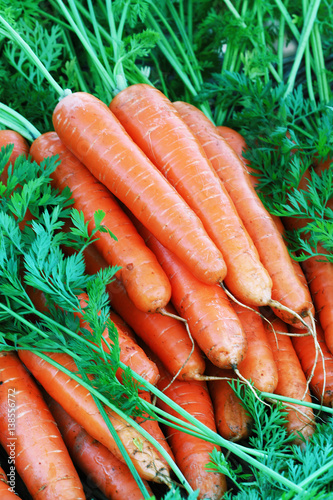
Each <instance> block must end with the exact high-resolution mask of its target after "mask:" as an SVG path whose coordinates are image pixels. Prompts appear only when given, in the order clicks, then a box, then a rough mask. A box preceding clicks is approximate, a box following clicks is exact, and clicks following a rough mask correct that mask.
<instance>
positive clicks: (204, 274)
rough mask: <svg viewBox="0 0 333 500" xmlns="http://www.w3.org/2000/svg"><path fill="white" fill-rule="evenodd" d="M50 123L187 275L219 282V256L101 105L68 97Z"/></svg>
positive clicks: (83, 96) (191, 214)
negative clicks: (181, 264) (175, 257)
mask: <svg viewBox="0 0 333 500" xmlns="http://www.w3.org/2000/svg"><path fill="white" fill-rule="evenodd" d="M53 123H54V128H55V131H56V132H57V134H58V136H59V137H60V140H61V141H62V142H63V144H64V145H65V146H66V147H67V148H68V149H69V150H70V151H71V152H72V153H73V154H74V155H75V156H76V157H77V158H78V159H79V160H80V161H81V162H82V163H83V164H84V165H85V166H86V167H87V168H88V169H89V170H90V171H91V173H92V174H93V175H94V176H95V177H96V178H97V179H98V180H99V181H100V182H102V183H103V184H104V185H105V186H106V187H107V188H108V189H109V190H110V191H111V193H113V194H114V195H115V196H116V197H117V198H118V199H119V200H120V201H121V202H122V203H123V204H124V205H125V206H127V207H128V208H129V210H130V211H131V212H132V213H133V214H134V215H135V217H137V219H139V220H140V221H141V222H142V223H143V224H144V225H145V226H147V227H149V229H150V230H151V232H152V233H153V234H154V235H155V236H156V237H157V238H159V239H160V241H161V242H162V243H163V244H164V245H165V246H167V247H168V248H170V250H172V251H173V252H174V253H175V254H176V255H178V256H179V258H180V259H181V260H183V261H184V262H185V264H186V265H187V266H189V268H190V269H191V270H192V272H193V274H195V275H196V276H197V277H198V278H199V279H200V280H202V281H204V282H207V283H218V282H220V281H222V280H223V279H224V277H225V274H226V267H225V262H224V260H223V257H222V254H221V252H220V251H219V250H218V249H217V247H216V246H215V245H214V244H213V242H212V241H211V239H210V238H209V237H208V235H207V233H206V231H205V230H204V228H203V225H202V223H201V221H200V219H199V218H198V217H197V216H196V215H195V214H194V212H193V210H191V209H190V208H189V206H188V205H187V204H186V203H185V201H184V200H183V199H182V197H181V196H180V195H179V194H178V193H177V191H176V190H175V189H174V188H173V187H172V186H171V185H170V184H169V183H168V182H167V181H166V179H165V178H164V177H163V175H162V174H161V173H160V172H159V171H158V170H157V168H156V167H155V166H154V165H153V163H152V162H151V161H150V160H149V159H148V158H147V157H146V155H145V154H144V153H143V152H142V151H141V149H140V148H139V146H138V145H137V144H136V143H135V142H134V141H133V140H132V139H131V138H130V136H129V135H128V134H127V133H126V131H125V129H124V128H123V126H122V125H121V124H120V122H119V121H118V119H117V118H116V117H115V115H114V114H113V113H112V112H111V111H110V110H109V108H108V107H107V106H106V105H105V104H104V103H103V102H102V101H100V100H99V99H97V98H96V97H94V96H92V95H90V94H87V93H84V92H77V93H74V94H71V95H69V96H67V97H65V98H64V99H62V100H61V101H60V102H59V103H58V104H57V106H56V108H55V110H54V113H53Z"/></svg>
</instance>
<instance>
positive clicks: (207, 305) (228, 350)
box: [135, 223, 247, 368]
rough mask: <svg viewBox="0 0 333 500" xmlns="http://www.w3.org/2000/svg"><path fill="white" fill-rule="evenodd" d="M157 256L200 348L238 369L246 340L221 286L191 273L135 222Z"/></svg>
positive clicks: (217, 361)
mask: <svg viewBox="0 0 333 500" xmlns="http://www.w3.org/2000/svg"><path fill="white" fill-rule="evenodd" d="M135 225H136V227H137V229H138V231H139V233H140V234H141V236H142V237H143V238H144V241H145V243H146V244H147V246H148V247H149V248H151V250H152V251H153V252H154V253H155V255H156V257H157V259H158V261H159V263H160V264H161V266H162V268H163V269H164V271H165V272H166V274H167V276H168V278H169V280H170V283H171V287H172V303H173V305H174V307H175V309H176V310H177V312H178V314H179V315H180V316H181V317H182V318H184V319H185V320H186V321H187V323H188V326H189V329H190V332H191V334H192V336H193V338H194V339H195V341H196V342H197V344H198V346H199V347H200V348H201V350H202V351H203V352H204V353H205V355H206V356H207V358H208V359H210V361H211V362H212V363H213V364H215V365H217V366H219V367H220V368H235V367H236V366H237V365H238V363H239V362H240V361H241V360H242V359H243V357H244V356H245V353H246V347H247V342H246V337H245V333H244V330H243V328H242V325H241V323H240V321H239V319H238V317H237V314H236V313H235V311H234V310H233V308H232V307H231V305H230V302H229V299H228V297H227V295H226V294H225V292H224V291H223V290H222V288H221V287H219V286H216V285H206V284H205V283H202V282H200V281H199V280H197V279H196V278H195V276H193V274H192V273H190V272H189V271H188V270H187V268H186V267H185V266H184V265H183V263H182V262H181V261H180V260H179V259H178V258H177V257H176V256H175V255H173V254H172V252H170V251H169V250H168V249H167V248H165V247H164V246H163V245H162V244H161V243H160V242H159V241H158V240H157V239H156V238H155V237H154V236H153V235H152V234H151V233H150V231H148V229H147V228H145V227H144V226H142V224H140V223H137V224H136V223H135Z"/></svg>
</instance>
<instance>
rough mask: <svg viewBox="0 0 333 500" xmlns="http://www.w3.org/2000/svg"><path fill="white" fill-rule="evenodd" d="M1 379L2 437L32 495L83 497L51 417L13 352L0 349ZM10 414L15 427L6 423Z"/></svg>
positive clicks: (44, 499)
mask: <svg viewBox="0 0 333 500" xmlns="http://www.w3.org/2000/svg"><path fill="white" fill-rule="evenodd" d="M0 381H1V384H0V401H1V404H0V442H1V444H2V446H3V447H4V449H5V450H6V451H7V452H8V453H9V457H13V458H14V460H15V467H16V470H17V472H18V473H19V475H20V477H21V478H22V480H23V482H24V483H25V485H26V487H27V489H28V491H29V493H30V495H31V496H32V498H33V499H34V500H54V499H55V498H61V499H62V500H79V499H85V495H84V492H83V487H82V484H81V482H80V479H79V476H78V474H77V472H76V470H75V468H74V465H73V463H72V461H71V458H70V456H69V454H68V451H67V448H66V446H65V444H64V442H63V440H62V437H61V435H60V432H59V430H58V428H57V426H56V424H55V422H54V419H53V417H52V415H51V413H50V411H49V409H48V407H47V405H46V403H45V401H44V399H43V397H42V395H41V393H40V391H39V389H38V387H37V385H36V383H35V382H34V380H33V379H32V377H31V376H30V375H29V373H28V371H27V370H26V368H25V366H24V365H23V364H22V362H21V361H20V359H19V358H18V356H17V355H16V353H13V352H1V353H0ZM12 404H14V406H12ZM13 408H14V411H13ZM10 416H12V418H13V423H14V430H11V429H12V428H10V426H9V423H11V422H10V420H9V418H10ZM1 498H2V496H1Z"/></svg>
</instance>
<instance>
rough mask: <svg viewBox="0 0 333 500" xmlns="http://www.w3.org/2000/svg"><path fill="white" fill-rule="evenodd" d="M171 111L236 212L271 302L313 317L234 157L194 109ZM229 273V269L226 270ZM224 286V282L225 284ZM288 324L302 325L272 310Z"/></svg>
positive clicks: (279, 242) (265, 213)
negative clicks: (192, 138)
mask: <svg viewBox="0 0 333 500" xmlns="http://www.w3.org/2000/svg"><path fill="white" fill-rule="evenodd" d="M174 106H175V108H176V109H177V111H178V112H179V113H180V115H181V117H182V118H183V120H184V121H185V123H186V124H187V125H188V126H189V127H190V128H191V130H192V132H193V133H194V135H195V136H196V137H197V139H198V140H199V142H200V144H201V145H202V147H203V149H204V151H205V153H206V155H207V157H208V159H209V160H210V161H211V164H212V165H213V167H214V169H215V171H216V172H217V174H218V176H219V177H220V179H221V180H222V182H223V184H224V186H225V188H226V190H227V191H228V193H229V195H230V197H231V199H232V201H233V203H234V204H235V207H236V210H237V212H238V214H239V216H240V218H241V220H242V222H243V224H244V226H245V228H246V230H247V231H248V233H249V235H250V237H251V238H252V241H253V243H254V244H255V247H256V249H257V250H258V253H259V257H260V260H261V262H262V263H263V265H264V267H265V269H266V270H267V271H268V273H269V275H270V277H271V279H272V282H273V288H272V295H271V297H272V299H273V300H276V301H277V302H279V303H281V304H282V305H284V306H286V307H288V308H289V309H292V310H293V311H295V312H296V313H297V314H298V315H300V316H301V317H305V316H308V315H309V312H311V313H312V314H314V309H313V305H312V301H311V297H310V294H309V291H308V289H307V288H304V287H303V286H302V284H301V283H300V281H299V279H298V277H297V275H296V274H295V273H294V268H293V265H292V262H291V258H290V255H289V253H288V250H287V247H286V244H285V242H284V240H283V238H282V236H281V234H280V232H279V231H278V229H277V228H276V225H275V223H274V220H273V219H272V217H271V215H270V214H269V213H268V211H267V210H266V209H265V207H264V205H263V203H262V202H261V200H260V199H259V197H258V195H257V193H256V191H255V189H254V188H253V186H252V184H251V180H250V177H251V176H250V175H249V173H248V172H247V170H246V169H245V168H244V162H242V161H241V160H240V158H239V156H238V155H237V154H235V152H234V151H233V149H232V147H230V146H229V144H228V142H227V141H225V140H224V139H223V138H222V137H221V136H220V134H219V133H218V131H217V130H216V127H215V126H214V124H213V123H212V122H211V120H210V119H209V118H207V117H206V116H205V114H204V113H203V112H202V111H200V110H199V109H198V108H196V107H195V106H193V105H191V104H187V103H185V102H175V103H174ZM226 262H227V266H228V261H226ZM228 269H229V267H228ZM226 283H227V282H226ZM275 312H276V314H278V316H279V317H281V319H283V320H284V321H286V322H288V323H291V324H293V323H297V324H298V326H299V327H300V328H301V327H302V326H304V325H302V323H301V322H300V321H299V320H298V319H297V318H295V316H294V315H292V314H291V313H290V312H286V311H282V310H275Z"/></svg>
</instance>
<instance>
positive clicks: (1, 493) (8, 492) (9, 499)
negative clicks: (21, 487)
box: [0, 466, 20, 500]
mask: <svg viewBox="0 0 333 500" xmlns="http://www.w3.org/2000/svg"><path fill="white" fill-rule="evenodd" d="M11 467H13V471H15V466H11ZM0 497H1V500H20V497H19V496H18V495H16V493H15V492H14V487H13V486H11V485H10V482H9V481H8V477H7V474H6V473H5V471H4V470H3V468H2V467H0Z"/></svg>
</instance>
